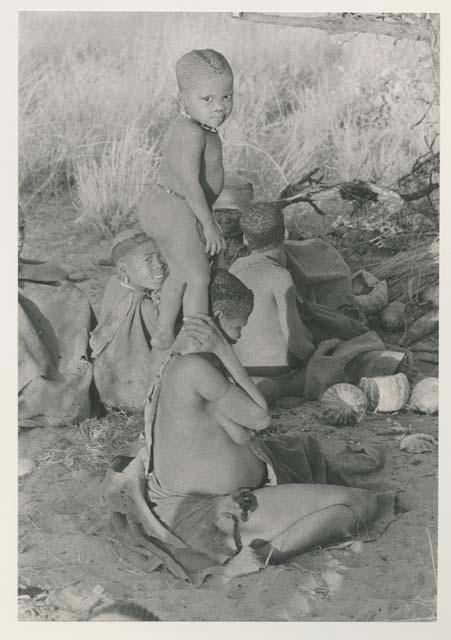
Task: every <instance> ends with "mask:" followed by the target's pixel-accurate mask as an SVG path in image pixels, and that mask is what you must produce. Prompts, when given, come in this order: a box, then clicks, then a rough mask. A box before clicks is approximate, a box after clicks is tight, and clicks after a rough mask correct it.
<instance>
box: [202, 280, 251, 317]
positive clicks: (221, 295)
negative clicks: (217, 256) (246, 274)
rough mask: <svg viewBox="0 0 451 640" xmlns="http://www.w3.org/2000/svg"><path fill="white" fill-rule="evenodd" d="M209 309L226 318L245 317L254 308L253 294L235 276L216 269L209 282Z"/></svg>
mask: <svg viewBox="0 0 451 640" xmlns="http://www.w3.org/2000/svg"><path fill="white" fill-rule="evenodd" d="M209 293H210V307H211V311H212V313H213V314H215V313H217V312H218V311H222V313H223V314H224V315H225V316H226V317H228V318H238V317H240V318H241V317H246V318H247V316H248V315H249V314H250V313H251V312H252V309H253V307H254V294H253V293H252V291H251V290H250V289H248V288H247V287H246V285H245V284H243V283H242V282H241V280H239V279H238V278H237V277H236V276H234V275H233V274H231V273H229V272H228V271H226V270H225V269H216V270H214V271H213V272H212V275H211V280H210V289H209Z"/></svg>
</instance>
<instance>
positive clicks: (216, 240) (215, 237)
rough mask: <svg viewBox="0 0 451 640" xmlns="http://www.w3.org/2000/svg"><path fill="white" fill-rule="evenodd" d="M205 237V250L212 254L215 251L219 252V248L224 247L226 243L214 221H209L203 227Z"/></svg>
mask: <svg viewBox="0 0 451 640" xmlns="http://www.w3.org/2000/svg"><path fill="white" fill-rule="evenodd" d="M203 232H204V237H205V252H206V253H209V254H210V255H211V256H214V255H215V253H219V252H220V251H221V249H225V247H226V244H225V240H224V236H223V234H222V231H221V228H220V227H219V225H218V224H216V222H214V221H213V222H211V223H208V224H206V225H204V227H203Z"/></svg>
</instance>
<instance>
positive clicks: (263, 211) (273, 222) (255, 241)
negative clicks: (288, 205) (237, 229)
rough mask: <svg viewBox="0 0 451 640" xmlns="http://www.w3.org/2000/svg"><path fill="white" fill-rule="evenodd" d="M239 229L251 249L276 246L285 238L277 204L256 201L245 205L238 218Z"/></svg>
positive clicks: (281, 215)
mask: <svg viewBox="0 0 451 640" xmlns="http://www.w3.org/2000/svg"><path fill="white" fill-rule="evenodd" d="M240 226H241V229H242V231H243V233H244V235H245V237H246V240H247V242H248V244H249V248H250V249H251V250H252V249H257V250H258V249H260V250H261V249H272V248H273V247H278V246H279V245H280V244H282V242H283V241H284V238H285V222H284V218H283V213H282V211H281V209H280V207H278V206H277V205H274V204H271V203H269V202H256V203H253V204H251V205H250V206H249V207H247V208H246V209H245V210H244V211H243V213H242V215H241V219H240Z"/></svg>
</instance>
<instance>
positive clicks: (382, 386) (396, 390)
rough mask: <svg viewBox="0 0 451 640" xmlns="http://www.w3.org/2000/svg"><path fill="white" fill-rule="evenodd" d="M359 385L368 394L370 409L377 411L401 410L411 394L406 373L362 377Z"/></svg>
mask: <svg viewBox="0 0 451 640" xmlns="http://www.w3.org/2000/svg"><path fill="white" fill-rule="evenodd" d="M359 387H360V389H361V390H362V391H363V393H364V394H365V396H366V399H367V402H368V409H369V411H374V412H375V413H376V412H381V413H389V412H391V411H399V410H400V409H402V408H403V407H404V405H405V404H406V402H407V400H408V399H409V394H410V384H409V381H408V379H407V377H406V375H405V374H404V373H396V374H395V375H392V376H377V377H375V378H362V379H361V380H360V384H359Z"/></svg>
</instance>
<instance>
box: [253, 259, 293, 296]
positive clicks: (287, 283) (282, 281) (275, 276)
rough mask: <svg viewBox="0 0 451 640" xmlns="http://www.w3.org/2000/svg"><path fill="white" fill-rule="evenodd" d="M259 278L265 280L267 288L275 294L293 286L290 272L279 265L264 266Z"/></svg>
mask: <svg viewBox="0 0 451 640" xmlns="http://www.w3.org/2000/svg"><path fill="white" fill-rule="evenodd" d="M261 277H262V278H265V280H266V282H267V283H268V286H269V287H270V288H271V289H273V290H275V291H276V292H280V291H281V290H283V291H286V290H287V289H289V288H290V287H292V286H294V281H293V278H292V277H291V274H290V272H289V271H288V269H285V267H282V266H280V265H276V264H274V265H268V266H265V267H264V268H263V269H262V270H261Z"/></svg>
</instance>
